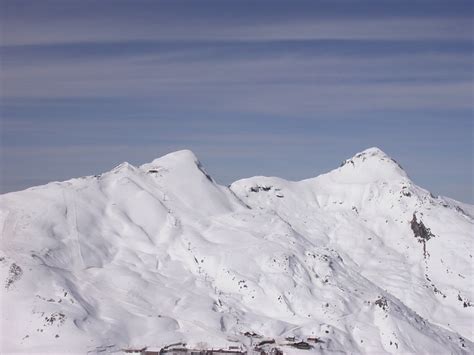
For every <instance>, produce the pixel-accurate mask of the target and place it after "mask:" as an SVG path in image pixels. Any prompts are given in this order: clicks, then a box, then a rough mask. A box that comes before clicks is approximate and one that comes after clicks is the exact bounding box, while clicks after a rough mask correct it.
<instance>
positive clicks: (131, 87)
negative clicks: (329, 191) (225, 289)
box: [0, 0, 473, 200]
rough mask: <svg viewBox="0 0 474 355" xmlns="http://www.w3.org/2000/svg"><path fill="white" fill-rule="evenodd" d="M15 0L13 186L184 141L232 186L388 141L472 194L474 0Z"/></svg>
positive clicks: (8, 152)
mask: <svg viewBox="0 0 474 355" xmlns="http://www.w3.org/2000/svg"><path fill="white" fill-rule="evenodd" d="M0 7H1V8H0V26H1V27H2V28H1V29H2V30H1V40H0V56H1V67H0V70H1V80H2V82H1V84H2V92H1V101H2V111H1V120H0V136H1V152H0V153H1V154H0V156H1V158H2V174H1V177H2V179H3V182H2V183H0V185H1V186H0V188H1V191H9V190H14V189H18V188H23V187H26V186H28V184H35V183H40V182H45V181H48V180H51V179H62V178H67V177H72V176H77V175H85V174H91V173H96V172H99V171H102V170H104V167H112V166H113V165H115V164H116V163H119V162H121V161H123V160H130V161H131V162H134V163H137V162H143V161H146V160H150V159H153V158H155V157H156V156H158V155H161V154H164V153H167V152H169V151H171V150H175V149H182V148H191V149H193V150H195V151H196V153H197V154H198V155H199V156H201V157H202V159H203V160H204V162H205V163H206V164H208V165H209V168H210V170H211V171H212V172H215V174H216V177H217V179H218V180H220V181H223V182H230V181H232V180H233V179H235V178H237V177H243V176H245V175H254V174H271V175H282V176H284V177H285V176H286V177H289V178H295V179H296V178H302V177H308V176H311V175H315V174H316V173H320V172H323V171H324V170H327V169H329V168H331V167H333V166H334V162H335V161H339V160H340V159H341V158H345V157H347V156H350V155H351V154H353V153H355V152H356V151H358V150H361V149H364V148H366V147H368V146H373V145H379V146H381V148H383V149H387V151H388V153H393V154H394V155H395V157H396V158H399V160H402V161H407V162H408V166H409V167H410V169H411V170H412V171H409V172H413V173H414V176H415V178H416V179H415V180H416V181H417V182H419V183H420V184H421V185H427V186H428V187H430V186H433V188H434V189H435V190H436V189H437V190H438V191H440V192H442V193H444V194H447V195H452V196H453V197H457V198H460V199H465V200H466V199H467V200H469V199H470V200H472V198H473V196H472V193H471V195H469V193H467V194H466V193H464V194H460V192H459V191H461V190H462V191H468V190H469V189H467V188H465V186H468V185H469V184H470V183H471V182H472V173H470V167H472V153H471V151H472V111H473V104H472V102H473V100H472V92H473V85H472V83H473V64H472V63H473V61H472V59H473V58H472V54H473V44H472V18H473V10H472V3H471V2H469V1H457V0H453V1H437V0H432V1H416V2H413V1H396V2H395V1H394V2H386V1H367V0H363V1H357V2H353V1H337V2H335V1H317V2H315V1H299V2H297V3H293V2H292V3H291V4H290V3H289V2H287V1H279V0H275V1H261V2H253V1H245V0H244V1H239V2H227V1H226V2H223V1H200V2H183V1H180V0H175V1H147V0H143V1H142V0H140V1H122V0H118V1H109V0H103V1H89V0H81V1H50V0H45V1H24V0H15V1H10V0H4V1H3V2H2V3H1V4H0ZM308 152H311V153H312V154H308ZM434 152H438V153H437V154H434ZM440 152H442V154H441V153H440ZM430 154H431V155H430ZM434 155H436V156H440V160H441V162H436V161H434V160H433V159H431V158H430V157H431V156H434ZM292 157H298V159H293V158H292ZM454 157H456V159H455V158H454ZM419 160H422V161H424V162H425V163H424V164H423V169H420V168H419V164H417V163H416V161H419ZM440 164H443V165H445V166H446V169H443V170H442V171H440V170H439V165H440ZM316 167H318V168H316ZM35 171H36V172H38V171H41V174H38V173H35ZM452 171H455V172H456V174H457V175H456V176H454V177H453V176H452V174H451V173H450V172H452ZM31 176H36V180H35V178H31ZM418 178H419V180H417V179H418ZM448 180H449V181H454V180H456V181H458V186H464V187H462V189H458V190H454V189H453V188H452V185H448V184H447V183H446V181H448ZM35 181H36V182H35ZM449 186H451V187H449ZM450 191H452V192H453V193H450ZM465 196H468V197H465Z"/></svg>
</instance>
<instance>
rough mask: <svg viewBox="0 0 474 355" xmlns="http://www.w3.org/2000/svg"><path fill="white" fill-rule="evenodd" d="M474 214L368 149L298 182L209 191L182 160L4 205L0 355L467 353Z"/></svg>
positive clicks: (5, 199) (53, 188) (264, 180)
mask: <svg viewBox="0 0 474 355" xmlns="http://www.w3.org/2000/svg"><path fill="white" fill-rule="evenodd" d="M473 214H474V206H471V205H467V204H463V203H460V202H457V201H455V200H452V199H449V198H444V197H435V196H433V195H431V194H430V193H429V192H428V191H426V190H424V189H422V188H420V187H418V186H416V185H415V184H414V183H413V182H411V181H410V179H409V177H408V175H407V174H406V173H405V171H404V170H403V169H402V168H401V167H400V165H399V164H398V163H396V162H395V161H394V160H392V159H391V158H390V157H388V156H387V155H386V154H385V153H383V152H382V151H381V150H379V149H377V148H370V149H367V150H365V151H363V152H361V153H358V154H356V155H355V156H354V157H353V158H351V159H347V160H346V161H345V162H344V163H343V164H342V165H341V166H340V167H339V168H337V169H335V170H333V171H331V172H329V173H327V174H323V175H320V176H318V177H316V178H312V179H307V180H303V181H299V182H291V181H286V180H284V179H280V178H275V177H253V178H249V179H243V180H239V181H236V182H235V183H233V184H232V185H231V186H230V187H228V188H227V187H223V186H220V185H218V184H216V182H215V181H214V180H213V179H212V178H211V177H210V176H209V175H208V174H207V173H206V171H205V170H204V168H203V167H202V165H201V164H200V163H199V161H198V159H197V158H196V157H195V156H194V154H193V153H192V152H190V151H187V150H184V151H179V152H175V153H171V154H168V155H166V156H164V157H161V158H158V159H156V160H154V161H153V162H151V163H149V164H144V165H142V166H140V167H134V166H132V165H130V164H128V163H123V164H120V165H119V166H118V167H116V168H114V169H113V170H111V171H110V172H106V173H104V174H101V175H96V176H89V177H83V178H78V179H72V180H69V181H65V182H52V183H49V184H47V185H44V186H39V187H33V188H30V189H27V190H24V191H20V192H14V193H8V194H4V195H2V196H0V225H1V228H0V230H1V231H2V235H1V249H0V277H1V278H2V280H3V287H2V291H1V293H0V295H1V307H2V309H1V329H0V334H1V335H0V337H1V341H0V351H1V353H17V352H23V353H65V352H68V353H71V352H73V353H87V352H89V353H97V352H101V353H104V352H121V351H123V349H130V348H143V347H145V346H147V347H148V348H149V349H156V350H159V349H160V348H162V347H164V346H167V345H170V344H176V343H184V344H186V346H187V347H188V348H190V349H210V348H214V349H219V348H221V349H229V347H236V346H237V347H238V348H239V349H241V350H243V351H249V352H252V351H255V350H254V346H255V344H257V343H258V342H262V341H265V340H269V341H270V340H274V341H275V342H274V343H273V344H271V343H270V344H267V345H262V346H261V348H262V349H263V350H264V351H270V350H271V348H272V347H277V348H279V349H280V350H282V351H283V352H284V353H310V352H315V353H341V352H342V353H367V354H382V353H391V354H407V353H416V354H423V353H424V354H470V353H473V351H474V345H473V343H472V341H473V339H474V326H473V325H474V324H473V305H474V304H473V302H474V300H473V284H472V279H473V275H472V265H473V264H472V253H473V245H472V243H473V228H474V218H473ZM252 334H253V336H252ZM293 338H294V339H293ZM308 338H309V339H308ZM314 338H317V339H318V341H317V342H314V340H312V339H314ZM298 341H304V342H307V344H308V345H309V346H310V349H308V350H300V349H296V348H294V347H291V346H289V345H288V343H290V342H298Z"/></svg>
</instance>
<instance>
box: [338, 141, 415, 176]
mask: <svg viewBox="0 0 474 355" xmlns="http://www.w3.org/2000/svg"><path fill="white" fill-rule="evenodd" d="M336 171H337V172H338V173H339V174H343V175H344V176H347V177H348V178H350V179H353V180H354V181H357V180H359V181H360V180H363V181H375V180H392V179H397V178H408V175H407V173H406V172H405V171H404V170H403V168H402V167H401V166H400V164H398V162H397V161H396V160H394V159H393V158H391V157H390V156H389V155H387V154H386V153H385V152H384V151H382V150H381V149H380V148H377V147H371V148H368V149H365V150H363V151H362V152H359V153H357V154H355V155H354V156H353V157H352V158H350V159H346V160H345V161H344V162H343V163H342V164H341V166H340V167H339V169H336Z"/></svg>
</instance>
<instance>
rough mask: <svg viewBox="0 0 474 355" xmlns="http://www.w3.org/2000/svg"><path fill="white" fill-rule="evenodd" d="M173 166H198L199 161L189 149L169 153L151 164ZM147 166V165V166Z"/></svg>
mask: <svg viewBox="0 0 474 355" xmlns="http://www.w3.org/2000/svg"><path fill="white" fill-rule="evenodd" d="M156 163H158V164H161V165H163V164H167V163H168V164H172V165H178V164H179V165H181V164H198V163H199V159H198V158H197V157H196V155H195V154H194V153H193V152H192V151H191V150H189V149H183V150H177V151H175V152H171V153H168V154H166V155H163V156H162V157H159V158H156V159H155V160H153V161H152V162H151V163H149V164H156ZM145 165H147V164H145Z"/></svg>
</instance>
